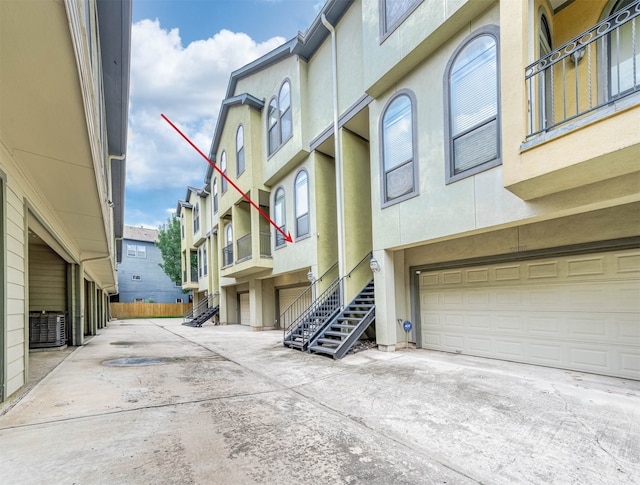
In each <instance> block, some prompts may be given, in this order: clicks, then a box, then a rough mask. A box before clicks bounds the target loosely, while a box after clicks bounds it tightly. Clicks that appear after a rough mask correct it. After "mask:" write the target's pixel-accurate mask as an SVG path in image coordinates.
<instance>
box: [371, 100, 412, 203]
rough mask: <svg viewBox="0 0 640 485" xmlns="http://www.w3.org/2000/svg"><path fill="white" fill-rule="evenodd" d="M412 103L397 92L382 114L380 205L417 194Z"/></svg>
mask: <svg viewBox="0 0 640 485" xmlns="http://www.w3.org/2000/svg"><path fill="white" fill-rule="evenodd" d="M414 104H415V100H414V97H413V93H411V92H410V91H406V90H405V91H401V92H400V94H399V95H397V96H396V97H395V98H393V99H391V100H390V101H389V103H388V104H387V106H386V107H385V109H384V111H383V113H382V120H381V124H380V131H381V139H382V153H381V157H382V172H383V175H382V202H383V205H385V204H388V203H395V202H399V201H401V200H404V199H406V198H408V197H412V196H413V195H415V194H417V192H418V188H417V183H416V181H417V162H416V160H415V140H416V136H415V132H416V126H415V125H416V123H415V109H414Z"/></svg>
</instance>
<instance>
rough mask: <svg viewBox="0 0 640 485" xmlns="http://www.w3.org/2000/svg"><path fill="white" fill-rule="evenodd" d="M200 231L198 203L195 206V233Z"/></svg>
mask: <svg viewBox="0 0 640 485" xmlns="http://www.w3.org/2000/svg"><path fill="white" fill-rule="evenodd" d="M199 230H200V203H199V202H196V205H194V206H193V233H194V234H195V233H196V232H198V231H199Z"/></svg>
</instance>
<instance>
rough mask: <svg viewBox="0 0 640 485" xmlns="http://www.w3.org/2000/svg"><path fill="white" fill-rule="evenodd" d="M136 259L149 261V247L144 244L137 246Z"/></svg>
mask: <svg viewBox="0 0 640 485" xmlns="http://www.w3.org/2000/svg"><path fill="white" fill-rule="evenodd" d="M136 258H140V259H147V247H146V246H145V245H144V244H142V245H141V244H136Z"/></svg>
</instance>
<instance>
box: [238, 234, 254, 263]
mask: <svg viewBox="0 0 640 485" xmlns="http://www.w3.org/2000/svg"><path fill="white" fill-rule="evenodd" d="M245 259H251V233H249V234H247V235H245V236H242V237H241V238H239V239H238V259H237V261H244V260H245Z"/></svg>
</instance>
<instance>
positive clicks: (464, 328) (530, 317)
mask: <svg viewBox="0 0 640 485" xmlns="http://www.w3.org/2000/svg"><path fill="white" fill-rule="evenodd" d="M639 296H640V252H639V251H637V250H627V251H618V252H609V253H598V254H587V255H574V256H565V257H557V258H548V259H543V260H531V261H520V262H512V263H502V264H492V265H485V266H475V267H468V268H459V269H449V270H440V271H423V272H421V273H420V316H421V344H422V347H423V348H425V349H434V350H444V351H448V352H458V353H463V354H468V355H477V356H484V357H492V358H497V359H504V360H511V361H516V362H526V363H531V364H539V365H545V366H551V367H559V368H566V369H573V370H578V371H586V372H594V373H598V374H606V375H612V376H619V377H628V378H632V379H640V298H639Z"/></svg>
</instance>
